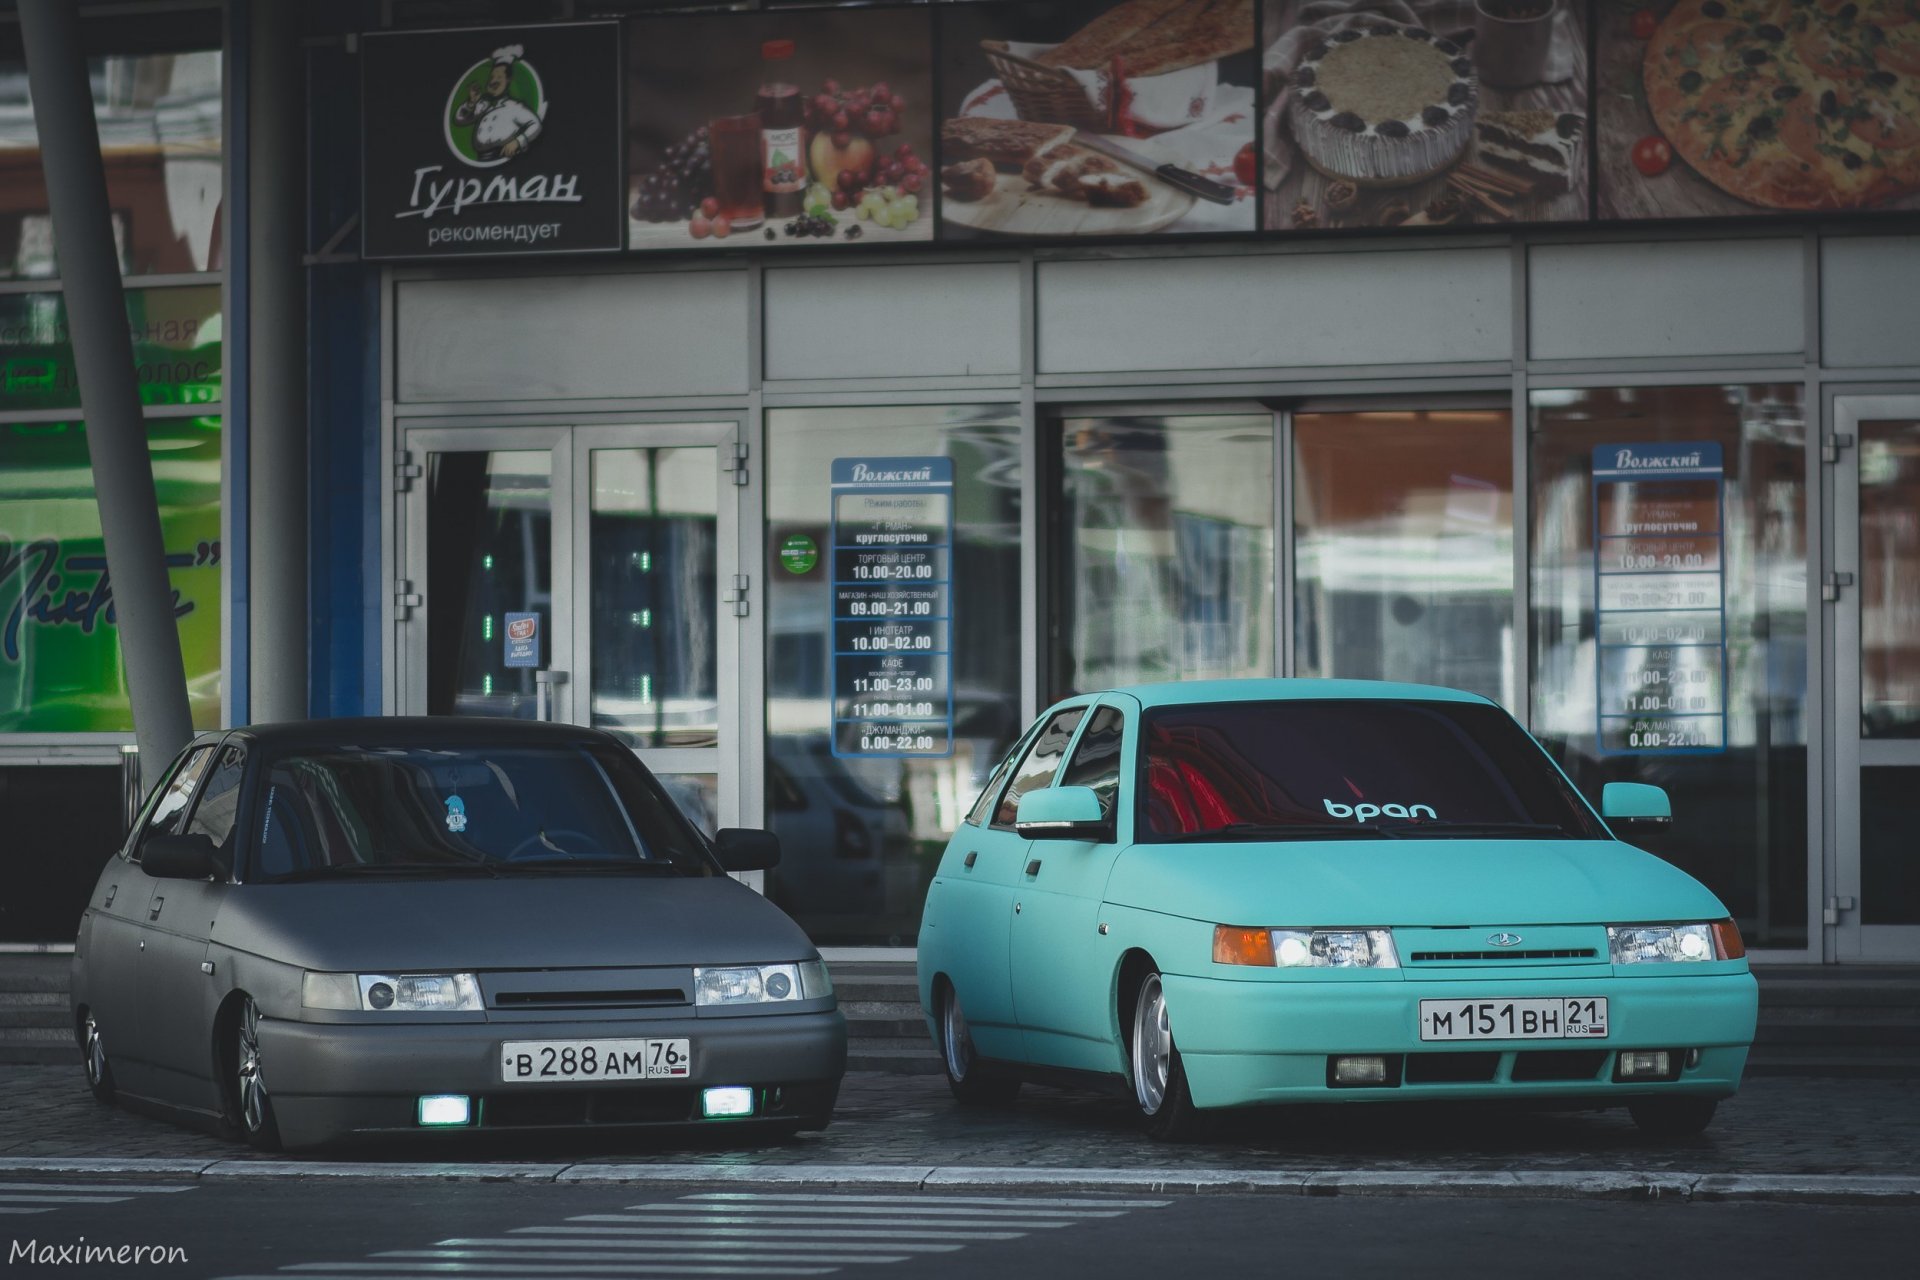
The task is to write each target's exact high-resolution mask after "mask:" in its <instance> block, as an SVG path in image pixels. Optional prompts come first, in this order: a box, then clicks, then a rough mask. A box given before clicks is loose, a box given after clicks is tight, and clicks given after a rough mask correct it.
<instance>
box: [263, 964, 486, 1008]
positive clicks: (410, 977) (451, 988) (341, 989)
mask: <svg viewBox="0 0 1920 1280" xmlns="http://www.w3.org/2000/svg"><path fill="white" fill-rule="evenodd" d="M300 1003H301V1004H302V1005H305V1006H306V1007H307V1008H309V1009H340V1010H347V1011H353V1010H360V1011H364V1012H367V1013H479V1012H481V1011H482V1010H484V1009H485V1008H486V1002H485V1001H483V1000H482V999H481V998H480V982H479V980H478V979H476V978H475V977H474V976H473V975H472V974H470V973H400V974H391V973H309V974H307V975H306V977H305V978H304V979H303V980H302V981H301V983H300Z"/></svg>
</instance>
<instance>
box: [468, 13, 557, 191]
mask: <svg viewBox="0 0 1920 1280" xmlns="http://www.w3.org/2000/svg"><path fill="white" fill-rule="evenodd" d="M525 52H526V50H525V46H523V45H517V44H510V45H505V46H503V47H501V48H498V49H495V50H494V51H493V55H492V56H491V57H489V58H486V59H483V60H482V61H480V62H476V63H474V64H473V65H472V66H471V67H468V68H467V70H466V73H465V74H463V75H462V76H461V77H460V78H459V79H458V80H456V81H455V82H454V85H453V92H452V93H450V94H448V95H447V106H446V112H445V117H446V118H445V120H444V121H443V125H442V127H443V130H444V132H445V133H446V138H447V149H448V150H449V151H451V152H453V154H454V155H456V156H458V157H459V158H460V159H461V160H462V161H464V162H465V163H467V164H470V165H472V166H474V167H475V168H477V169H493V168H497V167H498V166H500V165H503V164H505V163H506V162H507V161H509V160H511V159H513V158H514V157H515V156H517V155H522V154H524V153H525V152H526V150H527V148H528V147H530V146H532V145H533V143H534V140H535V139H536V138H538V137H539V136H540V131H541V129H542V128H544V127H545V123H544V122H545V120H546V116H547V97H546V91H545V89H544V88H543V87H542V86H541V84H540V73H539V72H538V71H535V70H534V69H533V64H532V63H531V62H528V61H527V60H526V58H525V56H524V55H525Z"/></svg>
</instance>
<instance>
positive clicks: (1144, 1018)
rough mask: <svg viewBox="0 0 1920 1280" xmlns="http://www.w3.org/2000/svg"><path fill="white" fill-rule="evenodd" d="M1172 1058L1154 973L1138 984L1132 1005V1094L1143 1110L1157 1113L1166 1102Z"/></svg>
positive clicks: (1164, 1008) (1170, 1034) (1162, 998)
mask: <svg viewBox="0 0 1920 1280" xmlns="http://www.w3.org/2000/svg"><path fill="white" fill-rule="evenodd" d="M1172 1062H1173V1030H1172V1028H1171V1027H1169V1026H1168V1024H1167V998H1166V993H1165V992H1164V991H1163V990H1162V989H1161V986H1160V975H1159V974H1157V973H1156V974H1153V975H1151V976H1149V977H1148V978H1147V980H1146V981H1145V982H1144V983H1142V984H1141V986H1140V998H1139V999H1138V1000H1137V1001H1135V1002H1134V1006H1133V1094H1134V1099H1135V1101H1137V1102H1138V1103H1139V1104H1140V1110H1141V1112H1142V1113H1143V1114H1145V1115H1149V1116H1152V1115H1157V1114H1159V1111H1160V1107H1161V1105H1162V1104H1164V1103H1165V1102H1166V1100H1167V1080H1168V1078H1169V1076H1170V1075H1171V1073H1172Z"/></svg>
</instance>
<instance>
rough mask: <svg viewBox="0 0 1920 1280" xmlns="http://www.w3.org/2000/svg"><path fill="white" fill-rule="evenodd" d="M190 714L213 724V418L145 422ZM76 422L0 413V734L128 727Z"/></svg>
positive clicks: (216, 623) (216, 565) (216, 593)
mask: <svg viewBox="0 0 1920 1280" xmlns="http://www.w3.org/2000/svg"><path fill="white" fill-rule="evenodd" d="M147 447H148V450H149V451H150V452H151V453H152V455H153V473H154V484H155V487H156V488H157V489H158V491H159V498H160V530H161V535H162V537H163V538H164V540H165V543H166V550H167V564H168V566H169V569H170V572H171V577H172V581H173V599H174V615H175V617H176V618H178V620H179V626H180V647H181V650H182V651H183V654H184V656H185V659H186V675H187V696H188V699H189V701H190V703H191V705H192V708H193V722H194V724H195V725H196V726H197V727H199V728H202V729H209V728H213V727H215V726H217V725H218V724H219V723H220V676H221V670H220V419H218V418H173V419H166V420H155V421H150V422H149V423H148V424H147ZM117 622H118V620H117V619H116V617H115V615H114V609H113V583H112V580H111V579H110V577H109V575H108V573H107V558H106V549H105V547H104V545H103V544H102V542H101V538H100V510H99V506H98V503H97V502H96V500H95V497H94V491H93V472H92V467H91V465H90V463H89V460H88V457H87V442H86V435H85V429H84V428H83V427H82V426H81V424H80V423H77V422H36V423H0V732H6V733H125V732H127V731H129V730H131V729H132V727H133V717H132V714H131V712H130V711H129V709H128V706H127V686H126V676H125V673H124V671H123V669H122V667H121V662H120V629H119V626H118V625H117Z"/></svg>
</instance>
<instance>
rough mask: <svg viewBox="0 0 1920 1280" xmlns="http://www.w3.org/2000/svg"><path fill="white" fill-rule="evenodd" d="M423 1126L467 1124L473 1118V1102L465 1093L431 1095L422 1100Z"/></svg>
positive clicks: (426, 1095)
mask: <svg viewBox="0 0 1920 1280" xmlns="http://www.w3.org/2000/svg"><path fill="white" fill-rule="evenodd" d="M419 1117H420V1123H421V1124H423V1125H455V1124H466V1123H468V1122H469V1121H471V1120H472V1118H473V1101H472V1099H470V1098H468V1097H467V1095H466V1094H464V1093H429V1094H424V1095H422V1096H421V1098H420V1110H419Z"/></svg>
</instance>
